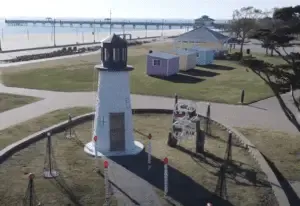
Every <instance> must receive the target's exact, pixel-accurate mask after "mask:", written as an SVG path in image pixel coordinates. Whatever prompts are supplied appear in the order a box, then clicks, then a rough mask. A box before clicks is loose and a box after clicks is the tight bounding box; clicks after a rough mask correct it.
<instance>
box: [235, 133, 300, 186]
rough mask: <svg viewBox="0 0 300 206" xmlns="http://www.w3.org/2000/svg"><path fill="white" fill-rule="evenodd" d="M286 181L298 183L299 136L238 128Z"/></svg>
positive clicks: (299, 164) (299, 162) (299, 166)
mask: <svg viewBox="0 0 300 206" xmlns="http://www.w3.org/2000/svg"><path fill="white" fill-rule="evenodd" d="M238 130H239V131H240V132H241V133H243V134H244V135H245V136H246V137H247V138H248V139H249V140H250V141H251V142H252V143H253V144H254V145H255V146H256V147H257V148H258V149H259V150H260V151H261V152H262V153H263V154H264V155H265V156H266V157H267V158H268V159H269V160H271V161H272V162H273V163H274V164H275V166H276V167H277V168H278V169H279V171H280V172H281V173H282V174H283V176H284V177H285V178H287V179H288V180H294V181H300V176H299V174H300V135H291V134H287V133H284V132H278V131H269V130H265V129H257V128H238Z"/></svg>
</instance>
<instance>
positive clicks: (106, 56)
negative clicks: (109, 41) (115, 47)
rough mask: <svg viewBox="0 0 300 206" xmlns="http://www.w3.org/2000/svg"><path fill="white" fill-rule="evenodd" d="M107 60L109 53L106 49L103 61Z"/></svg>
mask: <svg viewBox="0 0 300 206" xmlns="http://www.w3.org/2000/svg"><path fill="white" fill-rule="evenodd" d="M108 59H109V52H108V49H106V48H105V49H104V61H107V60H108Z"/></svg>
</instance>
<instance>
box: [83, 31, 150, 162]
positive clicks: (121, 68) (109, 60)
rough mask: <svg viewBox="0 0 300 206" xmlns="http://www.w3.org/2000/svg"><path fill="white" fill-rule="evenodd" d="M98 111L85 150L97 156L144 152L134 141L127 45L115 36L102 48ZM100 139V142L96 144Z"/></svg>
mask: <svg viewBox="0 0 300 206" xmlns="http://www.w3.org/2000/svg"><path fill="white" fill-rule="evenodd" d="M101 60H102V64H101V65H96V66H95V69H97V70H98V71H99V76H98V91H97V101H96V112H95V120H94V131H93V137H92V141H91V142H89V143H88V144H86V146H85V148H84V151H85V152H87V153H88V154H90V155H95V150H96V151H97V156H120V155H133V154H137V153H139V152H141V151H142V149H143V148H144V146H143V144H141V143H140V142H137V141H134V132H133V122H132V109H131V100H130V85H129V72H130V71H132V70H133V67H132V66H129V65H127V42H126V40H124V39H122V38H120V37H119V36H117V35H115V34H113V35H112V36H111V37H110V38H108V39H106V40H105V41H103V46H102V48H101ZM95 136H97V138H96V139H97V141H95V138H94V137H95Z"/></svg>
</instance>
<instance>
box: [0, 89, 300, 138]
mask: <svg viewBox="0 0 300 206" xmlns="http://www.w3.org/2000/svg"><path fill="white" fill-rule="evenodd" d="M0 92H2V93H10V94H19V95H27V96H34V97H40V98H43V100H41V101H38V102H34V103H32V104H29V105H25V106H22V107H19V108H15V109H12V110H9V111H5V112H3V113H1V114H0V130H1V129H5V128H6V127H9V126H13V125H15V124H18V123H21V122H23V121H26V120H29V119H31V118H34V117H37V116H40V115H43V114H46V113H48V112H51V111H54V110H57V109H64V108H68V107H78V106H82V107H86V106H88V107H94V106H95V99H96V93H95V92H53V91H43V90H34V89H23V88H12V87H6V86H4V85H3V84H0ZM299 93H300V92H299V91H297V92H296V94H297V95H300V94H299ZM282 97H283V99H284V101H286V102H288V105H289V107H290V108H291V109H292V111H293V112H294V113H295V114H296V115H298V117H299V114H297V111H296V108H295V107H294V106H293V105H292V103H291V100H292V98H291V95H290V94H289V93H286V94H284V95H282ZM131 100H132V107H133V108H162V109H172V107H173V104H174V99H173V98H167V97H157V96H145V95H136V94H132V95H131ZM183 101H187V100H183ZM197 107H198V108H197V109H198V112H199V113H200V114H202V115H205V114H206V109H207V103H206V102H197ZM211 116H212V118H213V119H215V120H216V121H219V122H222V123H225V124H226V125H229V126H233V127H258V128H266V129H273V130H279V131H283V132H289V133H294V134H298V133H299V132H298V131H297V129H296V128H295V127H294V125H293V124H292V123H290V121H289V120H288V119H287V117H286V116H285V115H284V113H283V112H282V110H281V108H280V106H279V104H278V101H277V100H276V98H275V97H271V98H269V99H266V100H262V101H260V102H257V103H254V104H251V105H247V106H246V105H228V104H220V103H211ZM299 120H300V119H299ZM299 120H298V121H299Z"/></svg>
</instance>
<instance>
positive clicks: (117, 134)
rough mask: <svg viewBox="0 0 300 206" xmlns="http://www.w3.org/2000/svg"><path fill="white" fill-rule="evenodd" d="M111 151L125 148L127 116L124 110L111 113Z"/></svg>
mask: <svg viewBox="0 0 300 206" xmlns="http://www.w3.org/2000/svg"><path fill="white" fill-rule="evenodd" d="M109 125H110V151H124V150H125V116H124V112H120V113H110V114H109Z"/></svg>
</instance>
